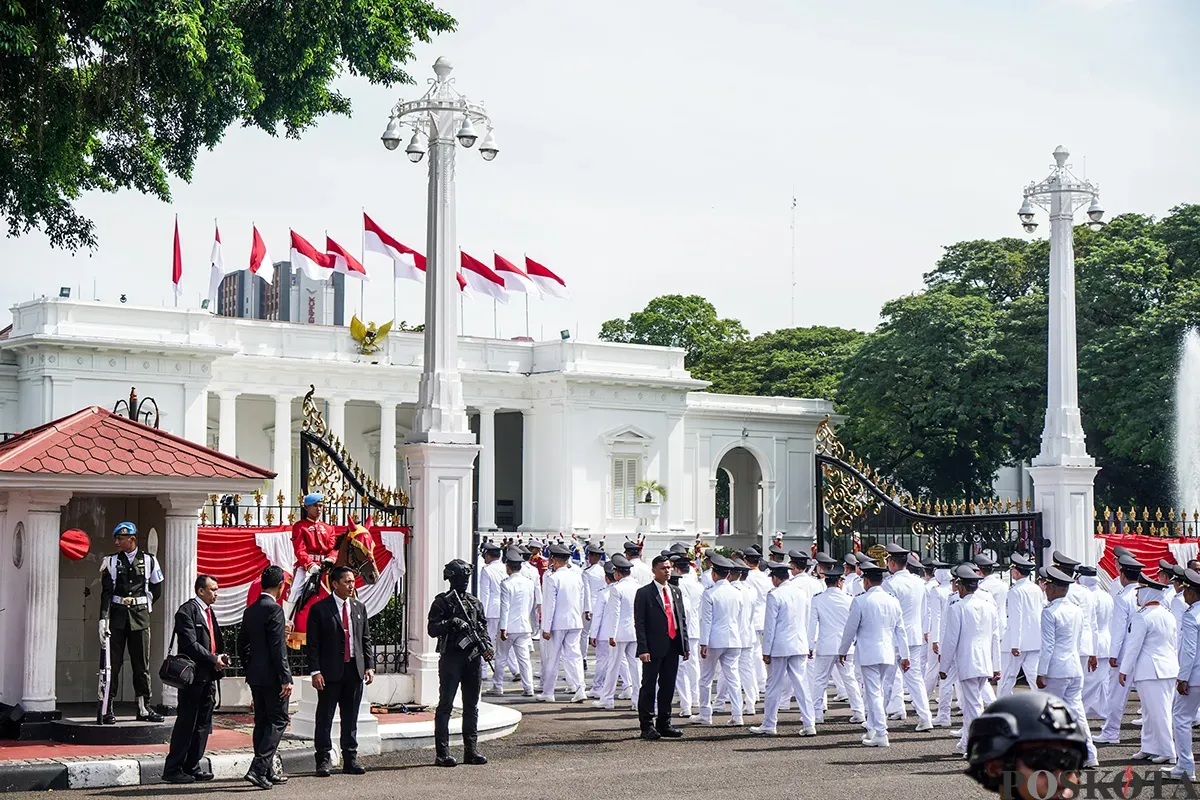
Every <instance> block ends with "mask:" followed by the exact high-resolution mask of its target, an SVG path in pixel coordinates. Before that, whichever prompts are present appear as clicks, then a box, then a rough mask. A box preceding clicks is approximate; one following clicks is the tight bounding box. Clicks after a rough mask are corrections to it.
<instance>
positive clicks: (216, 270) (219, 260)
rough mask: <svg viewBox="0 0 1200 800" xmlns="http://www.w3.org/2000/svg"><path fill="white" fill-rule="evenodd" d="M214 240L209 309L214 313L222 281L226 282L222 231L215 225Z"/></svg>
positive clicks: (209, 285)
mask: <svg viewBox="0 0 1200 800" xmlns="http://www.w3.org/2000/svg"><path fill="white" fill-rule="evenodd" d="M213 229H214V231H215V233H214V239H213V249H212V256H210V257H209V261H210V262H211V263H212V270H211V273H210V276H209V279H208V308H209V310H210V311H212V312H213V313H216V311H217V295H218V294H219V293H220V291H221V281H223V280H225V253H224V252H223V251H222V250H221V229H220V228H218V227H217V226H216V223H215V222H214V223H213Z"/></svg>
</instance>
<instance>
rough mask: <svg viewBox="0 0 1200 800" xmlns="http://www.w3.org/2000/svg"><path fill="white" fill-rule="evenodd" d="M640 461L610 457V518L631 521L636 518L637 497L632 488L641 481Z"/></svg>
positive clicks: (639, 459)
mask: <svg viewBox="0 0 1200 800" xmlns="http://www.w3.org/2000/svg"><path fill="white" fill-rule="evenodd" d="M641 472H642V460H641V458H638V457H633V456H624V455H614V456H613V457H612V517H613V518H614V519H631V518H633V517H636V516H637V510H636V505H637V495H636V493H635V492H634V488H635V487H636V486H637V485H638V481H639V480H641Z"/></svg>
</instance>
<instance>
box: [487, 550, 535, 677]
mask: <svg viewBox="0 0 1200 800" xmlns="http://www.w3.org/2000/svg"><path fill="white" fill-rule="evenodd" d="M504 560H505V565H506V567H507V573H508V574H507V577H505V579H504V580H503V582H501V584H500V616H499V618H498V619H497V620H496V622H497V625H498V629H497V639H496V640H495V641H496V664H497V667H496V673H495V674H494V675H493V676H492V691H493V692H494V693H495V694H503V693H504V687H503V685H502V684H501V680H500V666H499V665H502V664H507V663H509V662H510V661H511V662H514V663H516V665H517V674H518V675H520V676H521V689H522V690H523V692H524V695H525V696H526V697H533V666H532V665H531V663H530V660H529V651H530V648H531V647H532V642H533V626H532V625H531V624H530V619H531V618H532V616H533V581H531V580H529V579H528V578H526V577H525V576H524V575H523V574H522V572H521V567H522V566H523V565H524V563H525V559H524V558H522V557H521V552H520V551H519V550H516V549H515V548H514V549H510V550H509V551H508V553H507V554H506V555H505V558H504Z"/></svg>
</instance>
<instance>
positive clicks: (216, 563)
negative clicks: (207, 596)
mask: <svg viewBox="0 0 1200 800" xmlns="http://www.w3.org/2000/svg"><path fill="white" fill-rule="evenodd" d="M336 530H337V531H338V533H341V532H342V531H343V530H345V528H343V527H339V528H336ZM370 531H371V536H372V537H373V538H374V539H375V564H376V565H377V566H378V567H379V580H378V581H376V582H375V583H374V584H372V585H371V586H367V585H364V584H362V583H361V582H360V583H359V587H358V599H359V600H361V601H362V602H363V605H365V606H366V607H367V614H368V615H369V616H375V615H376V614H378V613H379V612H380V611H382V610H383V608H384V606H386V605H387V604H388V601H389V600H391V599H392V597H393V595H395V594H396V592H397V590H398V588H399V586H400V580H401V578H403V577H404V571H405V564H404V539H405V537H406V536H407V535H408V528H381V527H374V526H372V527H371V528H370ZM196 550H197V553H196V555H197V559H196V560H197V566H198V568H199V571H200V572H201V573H204V574H208V575H212V576H213V577H214V578H216V579H217V585H218V586H219V587H220V588H219V589H218V593H217V602H216V603H215V604H214V605H213V612H214V613H215V614H216V616H217V622H219V623H220V624H222V625H236V624H238V623H239V622H241V621H242V612H244V611H245V610H246V606H247V605H249V604H250V603H252V602H254V600H255V598H257V597H258V595H259V593H260V591H261V588H260V586H259V579H260V577H261V575H262V571H263V570H264V569H266V568H267V567H268V566H270V565H272V564H274V565H276V566H279V567H282V568H283V571H284V572H285V573H287V575H288V577H289V578H290V577H291V574H292V570H293V569H294V568H295V564H296V554H295V551H293V550H292V529H291V526H283V525H280V526H276V527H273V528H213V527H201V528H200V529H199V531H198V538H197V545H196Z"/></svg>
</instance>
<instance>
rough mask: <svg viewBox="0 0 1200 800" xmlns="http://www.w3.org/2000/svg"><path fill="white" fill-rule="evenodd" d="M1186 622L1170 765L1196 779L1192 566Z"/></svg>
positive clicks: (1198, 607)
mask: <svg viewBox="0 0 1200 800" xmlns="http://www.w3.org/2000/svg"><path fill="white" fill-rule="evenodd" d="M1183 587H1184V588H1183V592H1182V593H1181V594H1182V595H1183V601H1184V603H1186V604H1187V610H1185V611H1184V612H1183V625H1182V626H1181V627H1180V630H1179V675H1178V676H1177V679H1176V687H1175V690H1176V692H1178V697H1176V698H1175V708H1174V711H1173V715H1172V719H1171V728H1172V731H1173V733H1174V738H1175V756H1176V761H1175V766H1174V767H1172V768H1170V769H1168V768H1166V767H1164V768H1163V771H1164V772H1168V773H1169V775H1170V777H1172V778H1175V779H1176V780H1180V779H1182V778H1187V779H1188V780H1189V781H1194V780H1195V779H1196V759H1195V757H1194V756H1193V754H1192V722H1193V721H1194V720H1195V719H1196V714H1197V712H1200V603H1198V601H1200V572H1196V571H1195V570H1192V569H1187V570H1184V573H1183Z"/></svg>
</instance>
